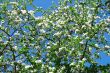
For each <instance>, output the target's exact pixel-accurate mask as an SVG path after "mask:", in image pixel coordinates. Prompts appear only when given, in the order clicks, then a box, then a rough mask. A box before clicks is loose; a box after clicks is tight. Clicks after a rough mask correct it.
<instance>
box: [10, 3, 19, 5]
mask: <svg viewBox="0 0 110 73" xmlns="http://www.w3.org/2000/svg"><path fill="white" fill-rule="evenodd" d="M10 4H14V5H18V3H17V2H10Z"/></svg>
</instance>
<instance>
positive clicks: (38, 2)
mask: <svg viewBox="0 0 110 73" xmlns="http://www.w3.org/2000/svg"><path fill="white" fill-rule="evenodd" d="M52 1H53V2H54V3H55V4H56V5H58V0H34V2H33V4H34V5H35V6H38V7H42V8H43V9H45V10H46V9H48V8H49V7H50V6H51V5H52ZM102 1H103V2H105V0H102ZM29 9H31V8H29ZM36 16H42V14H41V13H37V14H36ZM105 37H106V38H107V40H110V36H108V35H107V34H106V36H105ZM99 54H100V56H101V59H96V61H97V62H98V63H99V64H102V65H106V64H110V56H107V55H106V54H105V53H104V52H99Z"/></svg>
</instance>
